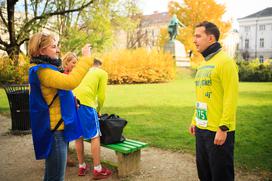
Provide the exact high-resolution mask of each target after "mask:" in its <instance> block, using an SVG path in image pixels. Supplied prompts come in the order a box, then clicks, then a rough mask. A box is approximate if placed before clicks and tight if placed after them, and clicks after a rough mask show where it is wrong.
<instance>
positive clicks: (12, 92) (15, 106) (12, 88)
mask: <svg viewBox="0 0 272 181" xmlns="http://www.w3.org/2000/svg"><path fill="white" fill-rule="evenodd" d="M4 89H5V91H6V94H7V97H8V101H9V107H10V114H11V123H12V124H11V130H12V131H28V130H30V115H29V86H28V84H12V85H5V86H4Z"/></svg>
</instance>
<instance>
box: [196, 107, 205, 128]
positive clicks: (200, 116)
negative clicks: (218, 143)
mask: <svg viewBox="0 0 272 181" xmlns="http://www.w3.org/2000/svg"><path fill="white" fill-rule="evenodd" d="M207 110H208V108H207V103H203V102H197V103H196V118H195V119H196V125H198V126H201V127H207V125H208V117H207Z"/></svg>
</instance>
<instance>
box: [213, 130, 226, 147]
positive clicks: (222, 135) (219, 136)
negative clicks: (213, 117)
mask: <svg viewBox="0 0 272 181" xmlns="http://www.w3.org/2000/svg"><path fill="white" fill-rule="evenodd" d="M227 135H228V134H227V131H222V130H221V129H218V130H217V132H216V134H215V138H214V141H213V143H214V144H215V145H223V144H224V143H225V141H226V139H227Z"/></svg>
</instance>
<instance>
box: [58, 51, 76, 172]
mask: <svg viewBox="0 0 272 181" xmlns="http://www.w3.org/2000/svg"><path fill="white" fill-rule="evenodd" d="M76 63H77V56H76V54H75V53H72V52H67V53H66V54H65V55H64V56H63V58H62V69H63V71H64V72H63V73H65V74H69V73H70V72H71V71H72V70H73V68H74V67H75V65H76ZM67 166H68V167H74V166H76V164H75V161H74V160H73V159H71V158H70V154H69V143H68V146H67Z"/></svg>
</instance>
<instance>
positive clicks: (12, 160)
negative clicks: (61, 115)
mask: <svg viewBox="0 0 272 181" xmlns="http://www.w3.org/2000/svg"><path fill="white" fill-rule="evenodd" d="M10 122H11V121H10V119H9V118H6V117H3V116H1V115H0V180H1V181H38V180H42V178H43V171H44V161H37V160H35V158H34V151H33V146H32V137H31V135H30V134H28V135H21V136H18V135H17V136H16V135H12V134H10V133H9V129H10V128H11V125H10ZM70 147H71V148H74V144H73V143H71V144H70ZM89 148H90V144H88V143H87V144H86V146H85V149H86V150H85V152H86V153H90V149H89ZM101 156H102V160H103V159H105V160H110V161H115V160H114V159H115V153H114V152H113V151H111V150H107V149H102V155H101ZM267 177H268V176H266V178H261V177H260V176H259V174H257V173H248V172H245V171H241V170H236V180H238V181H258V180H270V179H271V180H272V178H269V177H268V178H267ZM90 179H91V175H88V176H85V177H78V176H77V168H76V167H71V168H67V171H66V180H68V181H77V180H78V181H80V180H90ZM107 180H113V181H115V180H124V181H125V180H126V181H140V180H141V181H143V180H144V181H145V180H147V181H165V180H167V181H177V180H180V181H196V180H198V179H197V172H196V166H195V159H194V156H193V155H191V154H187V153H180V152H172V151H165V150H161V149H157V148H152V147H149V148H146V149H143V151H142V157H141V168H140V171H139V172H138V173H135V174H133V175H130V176H129V177H126V178H118V177H117V174H116V171H114V174H113V176H112V177H111V178H109V179H107Z"/></svg>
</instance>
